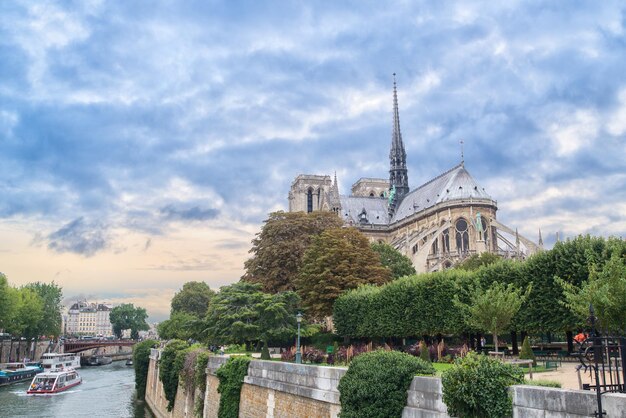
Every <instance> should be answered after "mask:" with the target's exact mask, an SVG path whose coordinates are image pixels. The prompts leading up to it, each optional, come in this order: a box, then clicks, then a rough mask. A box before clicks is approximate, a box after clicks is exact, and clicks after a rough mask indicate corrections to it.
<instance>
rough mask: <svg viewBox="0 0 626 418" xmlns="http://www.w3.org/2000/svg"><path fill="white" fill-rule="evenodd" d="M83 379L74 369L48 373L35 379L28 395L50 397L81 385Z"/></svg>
mask: <svg viewBox="0 0 626 418" xmlns="http://www.w3.org/2000/svg"><path fill="white" fill-rule="evenodd" d="M82 381H83V379H82V378H81V377H80V375H79V374H78V372H77V371H76V370H74V369H64V370H57V371H47V372H43V373H39V374H38V375H37V376H35V377H34V378H33V381H32V382H31V384H30V386H29V387H28V390H27V391H26V393H28V394H29V395H49V394H52V393H59V392H63V391H65V390H68V389H70V388H72V387H74V386H76V385H80V383H81V382H82Z"/></svg>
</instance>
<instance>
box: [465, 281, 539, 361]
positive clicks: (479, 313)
mask: <svg viewBox="0 0 626 418" xmlns="http://www.w3.org/2000/svg"><path fill="white" fill-rule="evenodd" d="M528 293H530V289H528V290H527V291H526V292H525V293H523V291H522V290H521V289H519V288H516V287H515V286H514V285H513V284H508V285H504V284H503V283H498V282H493V283H492V284H491V285H490V286H489V287H488V288H486V289H482V288H481V287H479V286H476V287H474V288H473V289H471V290H470V295H469V299H470V303H466V302H462V301H461V300H460V299H459V298H458V297H457V296H455V298H454V304H455V305H457V306H459V307H460V308H461V309H462V311H463V312H464V313H465V315H466V316H465V321H466V322H467V324H468V325H469V326H470V327H473V328H477V329H479V330H481V331H487V332H490V333H491V334H493V343H494V345H495V348H496V351H498V335H501V334H502V332H503V331H505V330H507V329H508V327H509V326H510V325H511V321H512V320H513V317H514V316H515V314H516V313H517V311H519V309H520V307H521V306H522V303H523V302H524V300H525V299H526V298H527V297H528Z"/></svg>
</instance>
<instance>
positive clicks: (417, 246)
mask: <svg viewBox="0 0 626 418" xmlns="http://www.w3.org/2000/svg"><path fill="white" fill-rule="evenodd" d="M418 250H419V245H418V244H415V245H414V246H413V254H415V253H416V252H417V251H418Z"/></svg>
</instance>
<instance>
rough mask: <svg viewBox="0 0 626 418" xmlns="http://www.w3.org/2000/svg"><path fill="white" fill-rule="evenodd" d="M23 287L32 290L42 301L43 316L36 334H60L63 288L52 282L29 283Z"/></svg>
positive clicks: (56, 335)
mask: <svg viewBox="0 0 626 418" xmlns="http://www.w3.org/2000/svg"><path fill="white" fill-rule="evenodd" d="M25 288H28V289H31V290H32V291H34V292H35V293H36V294H37V295H39V297H40V298H41V301H42V303H43V311H44V313H45V314H44V316H43V318H42V319H41V321H40V322H39V326H38V335H52V336H55V337H58V336H59V335H60V334H61V322H62V321H61V310H62V309H63V290H62V289H61V287H60V286H58V285H57V284H55V283H54V282H52V283H40V282H35V283H29V284H27V285H26V286H25Z"/></svg>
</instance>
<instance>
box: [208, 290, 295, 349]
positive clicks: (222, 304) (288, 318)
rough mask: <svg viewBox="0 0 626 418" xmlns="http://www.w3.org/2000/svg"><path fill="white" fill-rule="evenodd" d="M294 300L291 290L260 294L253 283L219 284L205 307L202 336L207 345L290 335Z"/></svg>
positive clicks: (293, 331)
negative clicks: (206, 310)
mask: <svg viewBox="0 0 626 418" xmlns="http://www.w3.org/2000/svg"><path fill="white" fill-rule="evenodd" d="M298 302H299V298H298V295H297V294H296V293H294V292H282V293H276V294H268V293H263V292H261V285H260V284H256V283H246V282H239V283H234V284H232V285H230V286H223V287H221V288H220V291H219V292H218V293H217V294H216V295H215V297H214V298H213V301H212V302H211V305H210V306H209V311H208V312H207V315H206V318H205V329H204V339H205V341H206V342H208V343H210V344H231V343H247V342H254V341H263V342H265V343H266V342H267V341H268V340H270V339H272V338H283V337H285V336H286V335H287V336H288V335H293V334H294V333H295V326H296V313H297V306H298Z"/></svg>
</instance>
